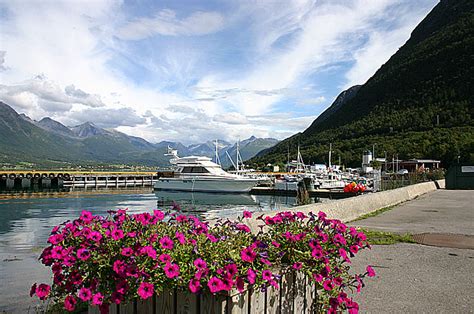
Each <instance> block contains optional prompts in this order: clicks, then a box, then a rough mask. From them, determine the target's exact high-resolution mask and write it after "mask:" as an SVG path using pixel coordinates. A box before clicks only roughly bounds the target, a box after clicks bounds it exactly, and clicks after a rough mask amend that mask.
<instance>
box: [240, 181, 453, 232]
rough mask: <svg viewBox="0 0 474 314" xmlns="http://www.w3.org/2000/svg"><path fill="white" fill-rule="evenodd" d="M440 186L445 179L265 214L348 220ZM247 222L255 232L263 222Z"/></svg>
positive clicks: (442, 185)
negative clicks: (294, 213) (289, 213)
mask: <svg viewBox="0 0 474 314" xmlns="http://www.w3.org/2000/svg"><path fill="white" fill-rule="evenodd" d="M438 187H444V180H439V181H437V182H434V181H431V182H424V183H419V184H414V185H410V186H406V187H402V188H398V189H394V190H389V191H383V192H377V193H368V194H363V195H359V196H355V197H350V198H346V199H339V200H334V201H331V202H327V203H317V204H310V205H303V206H297V207H292V208H291V209H282V210H276V211H267V212H265V213H264V214H265V216H267V215H268V216H273V215H275V214H277V213H279V212H282V211H288V210H291V211H299V212H303V213H306V214H307V213H309V212H313V213H318V212H319V211H323V212H325V213H326V215H327V216H328V218H331V219H339V220H341V221H344V222H348V221H352V220H354V219H357V218H358V217H360V216H362V215H365V214H369V213H372V212H374V211H376V210H379V209H381V208H385V207H389V206H394V205H397V204H400V203H403V202H406V201H409V200H412V199H414V198H417V197H419V196H421V195H423V194H426V193H429V192H432V191H436V190H437V189H438ZM247 223H248V224H249V226H250V228H251V229H252V231H254V232H257V231H258V230H260V229H259V226H260V225H262V222H261V221H258V220H256V219H255V218H252V219H249V221H247Z"/></svg>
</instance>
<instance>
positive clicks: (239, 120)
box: [213, 112, 249, 124]
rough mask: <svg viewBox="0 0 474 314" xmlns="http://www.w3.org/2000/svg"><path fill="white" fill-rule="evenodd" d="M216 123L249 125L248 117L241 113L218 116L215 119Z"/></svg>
mask: <svg viewBox="0 0 474 314" xmlns="http://www.w3.org/2000/svg"><path fill="white" fill-rule="evenodd" d="M213 120H214V121H216V122H222V123H226V124H248V123H249V121H248V120H247V117H246V116H244V115H243V114H241V113H239V112H227V113H224V114H217V115H215V116H214V118H213Z"/></svg>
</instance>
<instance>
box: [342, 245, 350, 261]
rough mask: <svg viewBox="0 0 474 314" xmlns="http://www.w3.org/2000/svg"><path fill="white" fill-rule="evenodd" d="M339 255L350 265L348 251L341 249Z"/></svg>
mask: <svg viewBox="0 0 474 314" xmlns="http://www.w3.org/2000/svg"><path fill="white" fill-rule="evenodd" d="M339 255H340V256H341V257H342V259H343V260H344V261H346V262H347V263H350V262H351V260H350V259H349V257H347V252H346V250H344V249H343V248H340V249H339Z"/></svg>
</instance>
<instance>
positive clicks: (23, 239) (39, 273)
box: [0, 188, 296, 313]
mask: <svg viewBox="0 0 474 314" xmlns="http://www.w3.org/2000/svg"><path fill="white" fill-rule="evenodd" d="M174 203H176V204H178V205H179V206H180V208H181V210H182V211H183V212H186V213H192V214H195V215H199V216H200V217H202V218H204V219H207V220H211V219H216V218H223V217H233V216H237V215H241V214H242V212H243V211H244V210H250V211H267V210H275V209H282V208H286V207H291V206H294V205H295V203H296V200H295V198H294V197H286V196H262V195H248V194H212V193H172V192H163V191H160V192H153V190H152V189H151V188H141V189H113V190H112V189H109V190H107V189H87V190H78V189H74V190H71V191H57V190H50V191H42V192H39V193H34V192H31V191H28V192H24V191H23V192H8V193H3V194H0V215H1V216H0V217H1V219H0V282H2V284H0V312H2V311H6V312H8V313H11V312H18V313H23V312H25V311H26V310H27V309H28V307H30V306H31V304H32V303H33V302H34V300H33V299H30V298H29V296H28V292H29V287H30V286H31V284H32V283H33V282H35V281H49V279H48V278H49V276H50V273H49V270H48V268H46V267H44V266H42V265H40V263H39V262H38V261H37V257H38V256H39V254H40V252H41V250H42V248H43V247H45V246H46V244H47V243H46V240H47V238H48V236H49V233H50V231H51V229H52V228H53V227H54V226H55V225H58V224H60V223H62V222H64V221H66V220H71V219H75V218H77V217H78V216H79V215H80V213H81V211H82V210H84V209H85V210H90V211H92V212H93V213H94V214H98V215H106V214H107V211H109V210H116V209H119V208H128V209H129V211H130V212H132V213H133V212H135V213H136V212H145V211H148V212H151V211H152V210H153V209H156V208H161V209H168V208H171V206H172V205H173V204H174ZM13 295H14V296H16V298H13V297H11V296H13Z"/></svg>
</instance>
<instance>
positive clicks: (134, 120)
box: [69, 107, 146, 128]
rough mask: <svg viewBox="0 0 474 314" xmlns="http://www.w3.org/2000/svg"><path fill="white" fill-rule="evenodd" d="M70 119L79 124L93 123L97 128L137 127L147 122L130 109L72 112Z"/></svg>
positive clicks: (90, 109) (87, 109) (98, 109)
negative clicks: (84, 122)
mask: <svg viewBox="0 0 474 314" xmlns="http://www.w3.org/2000/svg"><path fill="white" fill-rule="evenodd" d="M69 118H70V119H75V120H76V121H78V122H79V123H80V122H83V121H92V122H93V123H94V124H96V125H97V126H99V127H103V128H117V127H119V126H129V127H135V126H137V125H139V124H144V123H145V122H146V119H145V118H144V117H142V116H139V115H138V114H137V113H136V111H135V110H134V109H132V108H129V107H122V108H118V109H111V108H86V109H84V110H81V111H77V112H72V113H71V114H70V115H69Z"/></svg>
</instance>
